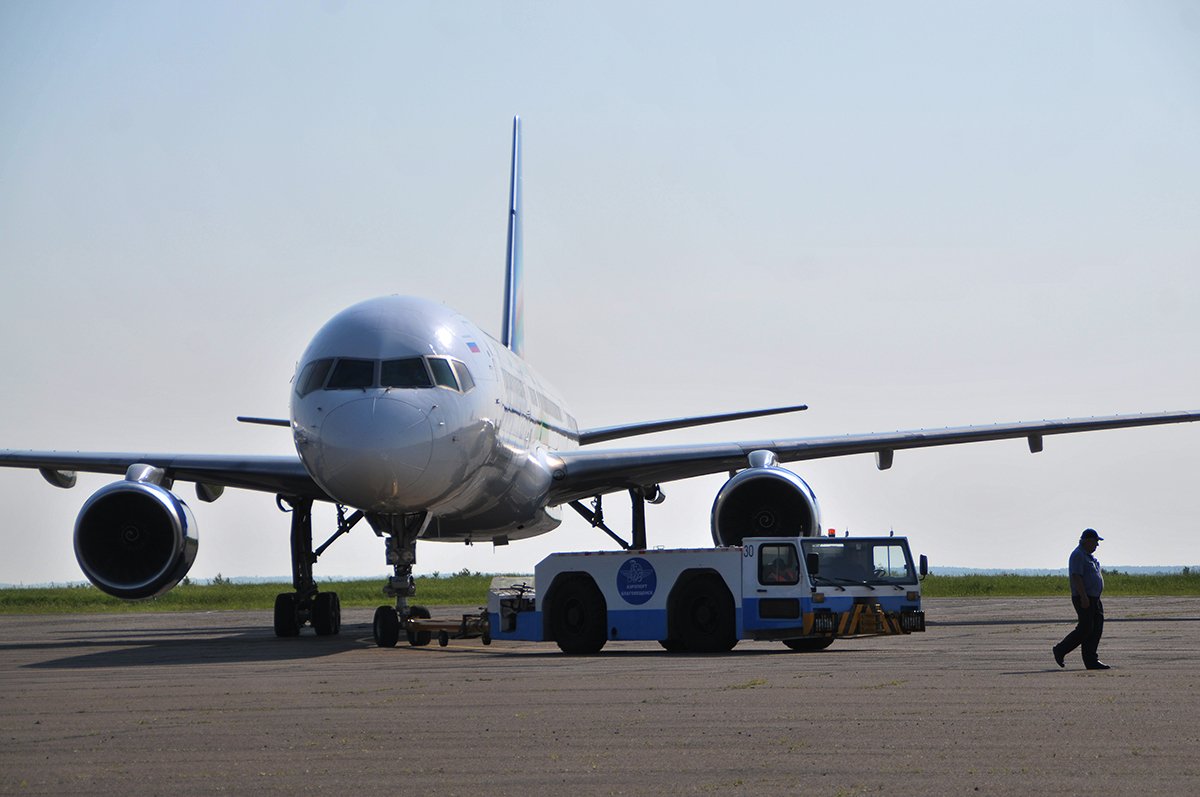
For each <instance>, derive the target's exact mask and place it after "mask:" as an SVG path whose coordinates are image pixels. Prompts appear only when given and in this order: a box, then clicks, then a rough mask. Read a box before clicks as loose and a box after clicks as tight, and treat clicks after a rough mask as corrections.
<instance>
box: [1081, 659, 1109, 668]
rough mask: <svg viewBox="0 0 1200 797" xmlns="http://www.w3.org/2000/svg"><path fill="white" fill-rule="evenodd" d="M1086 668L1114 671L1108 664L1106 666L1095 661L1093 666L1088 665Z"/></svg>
mask: <svg viewBox="0 0 1200 797" xmlns="http://www.w3.org/2000/svg"><path fill="white" fill-rule="evenodd" d="M1084 666H1086V667H1087V668H1088V669H1089V670H1111V669H1112V667H1109V666H1108V665H1107V664H1105V663H1104V662H1102V661H1093V662H1092V663H1091V664H1087V665H1084Z"/></svg>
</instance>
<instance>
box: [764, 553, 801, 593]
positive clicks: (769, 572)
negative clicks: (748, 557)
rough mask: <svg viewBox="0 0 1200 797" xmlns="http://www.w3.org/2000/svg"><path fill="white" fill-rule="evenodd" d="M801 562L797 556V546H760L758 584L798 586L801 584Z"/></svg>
mask: <svg viewBox="0 0 1200 797" xmlns="http://www.w3.org/2000/svg"><path fill="white" fill-rule="evenodd" d="M799 565H800V560H799V558H798V557H797V556H796V546H794V545H791V544H787V543H785V544H783V545H760V546H758V583H760V584H797V583H799V582H800V567H799Z"/></svg>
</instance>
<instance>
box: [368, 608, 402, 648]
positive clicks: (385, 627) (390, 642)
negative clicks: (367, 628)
mask: <svg viewBox="0 0 1200 797" xmlns="http://www.w3.org/2000/svg"><path fill="white" fill-rule="evenodd" d="M371 631H372V633H373V634H374V636H375V644H376V645H378V646H379V647H381V648H394V647H396V643H397V642H399V641H400V616H399V615H397V614H396V607H394V606H380V607H379V608H378V609H376V610H375V619H374V621H372V623H371Z"/></svg>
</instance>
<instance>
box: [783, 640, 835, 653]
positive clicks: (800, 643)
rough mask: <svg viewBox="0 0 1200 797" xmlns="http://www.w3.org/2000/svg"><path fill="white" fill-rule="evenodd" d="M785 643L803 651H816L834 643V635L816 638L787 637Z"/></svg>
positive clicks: (793, 648)
mask: <svg viewBox="0 0 1200 797" xmlns="http://www.w3.org/2000/svg"><path fill="white" fill-rule="evenodd" d="M783 644H785V645H787V646H788V647H789V648H791V649H792V650H797V651H800V652H801V653H816V652H817V651H818V650H824V649H825V648H827V647H829V646H830V645H832V644H833V637H818V638H816V639H785V640H783Z"/></svg>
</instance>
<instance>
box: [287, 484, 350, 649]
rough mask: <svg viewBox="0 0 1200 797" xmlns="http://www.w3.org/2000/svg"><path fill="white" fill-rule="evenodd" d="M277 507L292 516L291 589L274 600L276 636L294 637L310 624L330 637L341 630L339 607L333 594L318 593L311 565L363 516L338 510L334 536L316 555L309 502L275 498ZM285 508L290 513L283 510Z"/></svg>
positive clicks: (308, 500)
mask: <svg viewBox="0 0 1200 797" xmlns="http://www.w3.org/2000/svg"><path fill="white" fill-rule="evenodd" d="M276 503H277V504H278V505H279V508H280V509H281V510H283V511H284V512H291V513H292V589H293V590H294V592H281V593H279V595H277V596H276V597H275V636H279V637H294V636H299V635H300V629H301V628H303V627H304V626H305V625H307V624H309V623H311V624H312V627H313V630H314V631H316V632H317V636H331V635H333V634H336V633H338V631H340V630H341V628H342V604H341V601H339V600H338V596H337V593H336V592H318V591H317V583H316V581H314V580H313V563H314V562H316V561H317V558H318V557H319V556H320V555H321V554H322V553H324V552H325V549H326V548H328V547H329V546H330V545H332V544H333V541H334V540H336V539H337V538H338V537H340V536H342V535H343V534H345V533H346V532H348V531H350V529H352V528H353V527H354V524H356V523H358V521H360V520H362V518H363V513H362V512H355V513H354V514H353V515H351V516H350V517H349V518H347V517H346V516H345V510H344V509H343V508H342V507H341V506H338V527H337V531H335V532H334V533H333V536H332V537H330V538H329V539H328V540H326V541H325V544H323V545H322V546H321V547H320V548H317V549H316V550H315V551H314V550H313V547H312V499H311V498H294V497H288V496H282V495H281V496H278V497H277V498H276ZM284 504H287V506H288V507H290V509H287V508H284Z"/></svg>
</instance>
